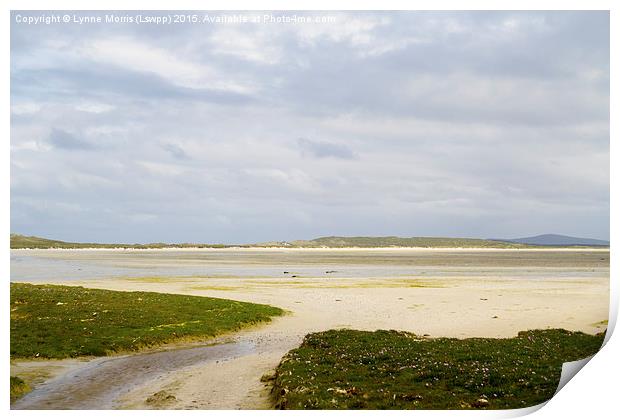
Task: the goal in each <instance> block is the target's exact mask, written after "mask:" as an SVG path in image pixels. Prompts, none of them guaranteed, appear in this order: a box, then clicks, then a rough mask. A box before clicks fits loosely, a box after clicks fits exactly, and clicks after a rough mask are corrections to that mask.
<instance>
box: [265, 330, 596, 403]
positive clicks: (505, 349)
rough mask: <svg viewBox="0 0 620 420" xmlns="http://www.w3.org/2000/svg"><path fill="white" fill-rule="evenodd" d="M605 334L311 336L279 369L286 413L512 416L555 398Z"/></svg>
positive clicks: (277, 392) (277, 393) (276, 391)
mask: <svg viewBox="0 0 620 420" xmlns="http://www.w3.org/2000/svg"><path fill="white" fill-rule="evenodd" d="M603 337H604V335H603V334H598V335H596V336H591V335H587V334H583V333H575V332H569V331H566V330H533V331H526V332H521V333H519V335H518V336H517V337H515V338H509V339H491V338H472V339H463V340H459V339H453V338H437V339H426V338H423V337H418V336H415V335H413V334H410V333H403V332H397V331H376V332H365V331H353V330H331V331H326V332H321V333H314V334H310V335H308V336H306V338H305V339H304V341H303V343H302V345H301V346H300V347H299V348H297V349H295V350H292V351H290V352H289V353H288V354H287V355H286V356H285V357H284V358H283V360H282V362H281V363H280V365H279V366H278V368H277V370H276V376H275V379H274V387H273V395H274V398H275V404H276V407H277V408H283V409H307V408H314V409H355V408H362V409H470V408H487V409H508V408H521V407H529V406H533V405H536V404H539V403H542V402H544V401H546V400H548V399H550V398H551V397H552V396H553V394H554V392H555V390H556V387H557V385H558V382H559V379H560V374H561V369H562V363H563V362H566V361H572V360H578V359H582V358H584V357H587V356H590V355H592V354H594V353H595V352H596V351H598V349H599V348H600V346H601V345H602V342H603Z"/></svg>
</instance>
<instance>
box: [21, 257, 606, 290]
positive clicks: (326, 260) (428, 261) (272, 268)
mask: <svg viewBox="0 0 620 420" xmlns="http://www.w3.org/2000/svg"><path fill="white" fill-rule="evenodd" d="M524 268H526V269H524ZM463 271H466V272H467V274H468V275H470V276H481V277H485V276H489V275H497V273H498V272H503V274H510V275H511V277H512V276H516V277H524V278H527V277H532V278H535V277H540V276H545V277H554V278H562V277H575V276H578V277H585V278H587V277H591V276H597V275H600V274H601V272H605V271H609V251H608V250H605V251H598V250H597V251H583V250H577V251H556V252H554V251H543V252H541V251H524V250H520V251H510V250H493V251H489V250H483V251H478V250H456V251H454V250H432V251H429V250H419V249H411V250H393V251H392V250H329V251H325V250H255V249H251V250H248V249H224V250H215V249H204V250H126V251H125V250H12V251H11V281H32V282H44V281H46V280H61V281H70V280H91V279H105V278H107V279H109V278H114V277H119V278H126V277H149V276H157V277H224V278H226V277H229V278H252V277H262V278H266V277H273V278H283V277H284V278H285V277H292V276H298V277H309V278H330V277H338V278H386V277H407V276H409V277H425V276H427V277H442V276H448V277H449V276H454V275H459V274H462V272H463ZM285 272H287V273H285Z"/></svg>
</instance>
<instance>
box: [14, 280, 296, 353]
mask: <svg viewBox="0 0 620 420" xmlns="http://www.w3.org/2000/svg"><path fill="white" fill-rule="evenodd" d="M283 313H284V312H283V311H282V310H281V309H279V308H275V307H272V306H268V305H259V304H253V303H245V302H237V301H233V300H227V299H215V298H208V297H200V296H185V295H174V294H163V293H152V292H116V291H111V290H101V289H86V288H83V287H70V286H52V285H41V286H35V285H31V284H25V283H11V357H12V358H31V357H44V358H65V357H76V356H102V355H106V354H111V353H114V352H120V351H133V350H139V349H141V348H144V347H150V346H155V345H159V344H164V343H170V342H175V341H181V340H193V339H198V338H205V337H212V336H215V335H218V334H222V333H225V332H228V331H234V330H237V329H239V328H241V327H244V326H248V325H251V324H255V323H259V322H265V321H269V320H270V319H271V318H272V317H274V316H278V315H282V314H283Z"/></svg>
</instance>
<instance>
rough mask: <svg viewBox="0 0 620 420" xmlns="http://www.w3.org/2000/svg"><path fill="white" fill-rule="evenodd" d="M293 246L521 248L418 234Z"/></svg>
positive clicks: (321, 240) (320, 240)
mask: <svg viewBox="0 0 620 420" xmlns="http://www.w3.org/2000/svg"><path fill="white" fill-rule="evenodd" d="M290 245H291V246H294V247H299V248H321V247H325V248H349V247H357V248H383V247H421V248H519V247H522V246H521V245H519V244H515V243H511V242H505V241H496V240H488V239H472V238H438V237H424V236H416V237H412V238H401V237H398V236H378V237H373V236H353V237H345V236H327V237H323V238H316V239H311V240H308V241H293V242H291V243H290Z"/></svg>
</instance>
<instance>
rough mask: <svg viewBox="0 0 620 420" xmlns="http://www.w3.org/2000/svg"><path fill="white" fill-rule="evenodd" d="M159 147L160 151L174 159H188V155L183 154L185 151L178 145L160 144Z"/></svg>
mask: <svg viewBox="0 0 620 420" xmlns="http://www.w3.org/2000/svg"><path fill="white" fill-rule="evenodd" d="M161 147H162V149H164V150H165V151H166V152H168V153H170V155H172V157H174V158H176V159H182V160H184V159H189V156H188V154H187V153H185V150H183V148H182V147H181V146H179V145H176V144H172V143H165V144H162V146H161Z"/></svg>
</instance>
